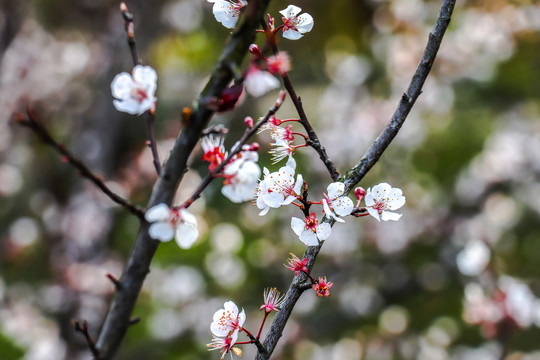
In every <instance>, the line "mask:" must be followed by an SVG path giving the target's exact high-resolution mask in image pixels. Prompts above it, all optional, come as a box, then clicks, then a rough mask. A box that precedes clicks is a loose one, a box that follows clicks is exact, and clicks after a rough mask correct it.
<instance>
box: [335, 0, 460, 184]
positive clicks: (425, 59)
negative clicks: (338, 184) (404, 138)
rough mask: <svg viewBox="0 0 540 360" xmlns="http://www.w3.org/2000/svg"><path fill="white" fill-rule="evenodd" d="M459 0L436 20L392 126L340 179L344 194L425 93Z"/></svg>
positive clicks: (452, 0) (444, 8) (446, 6)
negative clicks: (343, 186) (425, 83)
mask: <svg viewBox="0 0 540 360" xmlns="http://www.w3.org/2000/svg"><path fill="white" fill-rule="evenodd" d="M455 3H456V0H444V1H443V4H442V6H441V10H440V12H439V16H438V17H437V21H436V23H435V26H434V28H433V31H432V32H431V33H430V34H429V40H428V43H427V46H426V49H425V50H424V55H423V56H422V60H421V61H420V64H419V65H418V68H417V69H416V72H415V73H414V76H413V78H412V80H411V83H410V84H409V88H408V89H407V92H406V93H404V94H403V96H402V97H401V100H400V102H399V105H398V107H397V109H396V111H395V112H394V115H392V119H391V121H390V123H389V124H388V125H387V126H386V128H385V129H384V130H383V132H382V133H381V134H380V135H379V137H378V138H377V139H376V140H375V142H374V143H373V144H372V145H371V147H370V148H369V149H368V151H367V152H366V154H365V155H364V156H363V157H362V159H361V160H360V162H358V164H356V165H355V166H354V167H353V168H352V169H351V170H349V171H347V173H346V174H344V175H343V176H342V178H341V179H340V180H343V182H344V183H345V193H347V192H349V191H350V190H352V188H353V187H355V186H356V184H358V183H359V182H360V180H362V179H363V177H364V176H365V175H366V174H367V172H368V171H369V170H370V169H371V168H372V167H373V165H375V163H377V161H378V160H379V158H380V157H381V155H382V154H383V152H384V151H385V150H386V148H387V147H388V145H390V143H391V142H392V140H393V139H394V137H396V135H397V133H398V131H399V129H400V128H401V126H402V125H403V123H404V122H405V119H407V115H409V112H410V111H411V109H412V107H413V105H414V104H415V102H416V99H418V97H419V96H420V94H421V93H422V87H423V86H424V82H425V81H426V78H427V76H428V74H429V72H430V70H431V67H432V66H433V62H434V61H435V57H436V56H437V52H438V51H439V47H440V46H441V42H442V39H443V36H444V33H445V32H446V28H447V27H448V24H449V23H450V17H451V16H452V11H453V10H454V5H455Z"/></svg>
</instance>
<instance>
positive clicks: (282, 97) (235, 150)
mask: <svg viewBox="0 0 540 360" xmlns="http://www.w3.org/2000/svg"><path fill="white" fill-rule="evenodd" d="M285 95H286V93H285V92H284V91H282V92H281V93H280V94H279V97H278V99H277V100H276V102H275V103H274V105H272V107H271V108H270V109H268V111H267V112H266V115H264V117H263V118H262V119H261V120H259V121H258V122H257V123H256V124H255V125H254V126H253V127H252V128H247V129H246V131H245V132H244V135H242V137H241V138H240V140H238V141H237V142H236V143H235V144H234V148H233V149H232V151H231V152H230V154H229V155H228V156H227V158H226V159H225V160H223V162H222V163H221V164H219V165H218V166H216V167H215V169H214V170H213V171H212V172H210V174H208V175H207V176H206V177H205V178H204V179H203V181H201V183H200V184H199V186H198V187H197V189H195V191H194V192H193V194H192V195H191V196H190V197H189V199H187V200H186V201H185V202H184V203H183V204H182V205H181V207H183V208H185V209H187V208H188V207H190V206H191V204H192V203H193V202H194V201H195V200H197V199H198V198H200V197H201V194H202V192H203V191H204V189H206V187H207V186H208V185H209V184H210V183H211V182H212V180H214V179H215V178H216V176H217V175H218V174H219V173H221V171H222V170H223V168H225V165H227V164H228V163H229V161H231V159H232V158H233V157H234V156H235V155H236V154H238V153H239V152H240V151H241V150H242V145H244V144H245V143H246V142H247V141H248V139H249V138H250V137H252V136H253V135H254V134H255V133H256V132H257V130H259V128H260V127H261V126H263V125H264V124H265V123H266V122H267V121H268V119H270V117H271V116H273V115H274V114H275V113H276V112H277V111H278V110H279V108H280V107H281V104H283V100H285Z"/></svg>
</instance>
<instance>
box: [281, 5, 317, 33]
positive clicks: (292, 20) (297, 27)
mask: <svg viewBox="0 0 540 360" xmlns="http://www.w3.org/2000/svg"><path fill="white" fill-rule="evenodd" d="M301 10H302V9H301V8H299V7H298V6H294V5H289V6H288V7H287V8H286V9H284V10H281V11H280V13H281V15H283V18H282V20H283V37H284V38H285V39H289V40H298V39H300V38H301V37H302V36H304V34H305V33H307V32H310V31H311V29H313V17H312V16H311V15H309V14H307V13H305V14H302V15H300V16H296V15H298V13H299V12H300V11H301Z"/></svg>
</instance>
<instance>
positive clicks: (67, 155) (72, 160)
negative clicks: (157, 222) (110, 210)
mask: <svg viewBox="0 0 540 360" xmlns="http://www.w3.org/2000/svg"><path fill="white" fill-rule="evenodd" d="M26 113H27V115H26V116H24V115H23V114H19V115H17V116H16V118H15V121H16V122H17V123H18V124H19V125H21V126H26V127H28V128H30V129H31V130H33V131H34V132H35V133H36V134H37V135H38V136H39V137H40V138H41V140H42V141H43V142H44V143H46V144H47V145H49V146H51V147H52V148H53V149H55V150H56V151H57V152H58V153H60V155H62V157H63V158H64V159H65V161H66V162H68V163H69V164H71V165H72V166H74V167H75V168H76V169H77V170H79V173H80V174H81V176H83V177H85V178H87V179H88V180H90V181H91V182H93V183H94V185H96V186H97V187H98V188H99V189H100V190H101V191H103V193H104V194H105V195H107V196H108V197H109V198H110V199H111V200H112V201H114V202H115V203H117V204H118V205H121V206H123V207H124V208H125V209H127V210H128V211H129V212H131V213H132V214H134V215H136V216H137V217H139V218H140V219H142V218H143V217H144V211H143V210H142V209H141V208H139V207H138V206H136V205H134V204H132V203H131V202H129V201H128V200H126V199H124V198H122V197H120V196H119V195H118V194H116V193H115V192H113V191H112V190H111V189H109V188H108V187H107V185H105V183H104V182H103V180H101V178H100V177H99V176H97V175H95V174H94V173H93V172H92V171H91V170H90V169H89V168H88V167H87V166H86V165H85V164H84V162H82V160H80V159H79V158H77V157H76V156H75V155H73V154H72V153H71V152H69V150H67V149H66V147H65V146H64V145H62V144H59V143H58V142H57V141H56V140H54V138H53V137H52V136H51V134H49V131H48V130H47V129H46V128H45V126H43V124H42V122H41V119H40V118H39V115H38V113H37V112H36V111H35V110H33V109H31V108H28V109H27V112H26Z"/></svg>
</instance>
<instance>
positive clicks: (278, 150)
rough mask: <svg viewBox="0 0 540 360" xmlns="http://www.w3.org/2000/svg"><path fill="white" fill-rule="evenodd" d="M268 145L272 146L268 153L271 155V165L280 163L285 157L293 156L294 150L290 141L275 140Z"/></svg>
mask: <svg viewBox="0 0 540 360" xmlns="http://www.w3.org/2000/svg"><path fill="white" fill-rule="evenodd" d="M270 145H271V146H272V149H271V150H270V151H269V153H270V154H272V164H275V163H278V162H280V161H281V160H283V159H285V158H286V157H287V156H292V155H294V149H295V148H294V146H293V145H292V141H285V140H282V139H277V140H276V141H274V142H273V143H271V144H270Z"/></svg>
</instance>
